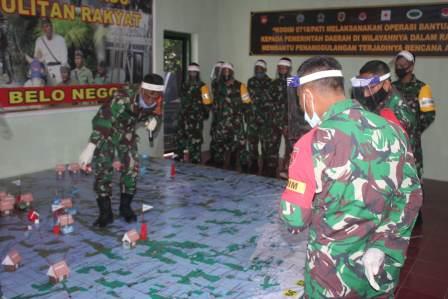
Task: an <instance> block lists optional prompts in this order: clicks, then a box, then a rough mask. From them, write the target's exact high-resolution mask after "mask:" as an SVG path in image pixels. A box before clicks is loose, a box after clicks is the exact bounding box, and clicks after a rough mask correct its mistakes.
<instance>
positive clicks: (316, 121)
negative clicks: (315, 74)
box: [303, 94, 321, 128]
mask: <svg viewBox="0 0 448 299" xmlns="http://www.w3.org/2000/svg"><path fill="white" fill-rule="evenodd" d="M311 108H312V109H313V116H312V117H311V118H310V117H309V116H308V113H306V100H305V94H304V95H303V111H304V116H305V121H306V122H307V123H308V124H309V125H310V126H311V128H314V127H317V126H318V125H319V124H320V122H321V120H320V117H319V115H317V113H316V111H315V110H314V99H311Z"/></svg>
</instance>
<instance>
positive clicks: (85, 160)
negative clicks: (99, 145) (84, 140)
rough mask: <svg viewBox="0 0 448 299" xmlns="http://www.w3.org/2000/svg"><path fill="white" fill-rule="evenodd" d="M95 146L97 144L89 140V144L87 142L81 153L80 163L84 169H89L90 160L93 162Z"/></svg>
mask: <svg viewBox="0 0 448 299" xmlns="http://www.w3.org/2000/svg"><path fill="white" fill-rule="evenodd" d="M95 148H96V145H95V144H93V143H91V142H89V144H87V146H86V148H85V149H84V150H83V151H82V153H81V155H80V156H79V165H80V166H81V169H82V170H84V171H87V166H88V165H90V162H92V158H93V153H94V152H95Z"/></svg>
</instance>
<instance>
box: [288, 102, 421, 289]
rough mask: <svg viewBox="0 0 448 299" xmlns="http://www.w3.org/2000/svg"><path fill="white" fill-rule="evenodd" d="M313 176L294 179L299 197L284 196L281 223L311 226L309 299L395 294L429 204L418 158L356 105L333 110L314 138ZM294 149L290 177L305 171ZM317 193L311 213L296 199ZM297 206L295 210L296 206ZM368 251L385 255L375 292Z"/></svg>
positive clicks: (395, 131)
mask: <svg viewBox="0 0 448 299" xmlns="http://www.w3.org/2000/svg"><path fill="white" fill-rule="evenodd" d="M311 132H312V133H313V134H314V135H313V136H312V139H311V143H310V146H311V150H310V153H311V155H312V161H313V162H312V164H311V165H312V167H311V168H312V170H311V173H308V174H306V175H304V176H303V178H306V177H307V176H308V178H309V179H307V180H302V179H301V178H299V177H294V176H292V177H291V175H290V178H289V181H288V187H287V189H286V190H288V189H289V191H291V193H292V194H295V195H294V196H293V197H287V196H285V193H286V190H285V193H284V195H283V196H282V201H281V206H282V215H281V216H282V218H283V219H284V221H286V223H287V224H288V225H289V226H290V227H292V228H293V229H295V230H296V231H300V230H302V229H303V228H304V227H306V226H308V225H309V227H310V228H309V239H308V247H307V262H306V268H305V293H306V295H307V298H330V297H332V298H342V297H344V298H346V297H347V298H348V297H349V298H374V297H377V296H379V295H383V294H389V293H390V292H391V291H392V290H393V289H394V287H395V286H396V284H397V283H398V277H399V272H400V268H401V267H402V266H403V264H404V260H405V257H406V250H407V247H408V244H409V238H410V235H411V231H412V228H413V225H414V222H415V219H416V216H417V213H418V211H419V209H420V206H421V204H422V190H421V186H420V180H419V178H418V175H417V171H416V169H415V165H414V157H413V155H412V151H411V148H410V146H409V143H408V141H407V138H406V136H405V134H404V132H403V130H402V129H401V128H399V127H398V126H397V125H395V124H391V123H390V122H388V121H386V120H385V119H384V118H382V117H380V116H378V115H376V114H373V113H370V112H368V111H366V110H364V109H363V108H362V107H361V105H360V104H359V103H358V102H356V101H354V100H345V101H342V102H338V103H336V104H334V105H333V106H332V107H331V108H330V110H329V111H328V112H326V113H325V114H324V116H323V117H322V122H321V124H320V125H319V126H318V127H317V129H315V130H314V131H311ZM305 136H306V135H305ZM302 152H305V151H301V150H299V149H296V148H295V149H294V153H293V156H292V158H291V164H290V168H289V172H290V174H291V173H293V172H294V171H293V170H294V169H295V168H297V167H298V168H300V167H301V161H303V160H304V159H303V157H301V154H302ZM309 186H310V187H311V188H312V187H315V188H316V189H315V190H316V192H315V194H314V195H312V196H313V197H314V198H311V200H312V201H311V205H310V206H309V208H306V206H305V207H301V206H299V205H298V204H297V203H299V204H300V202H297V201H295V200H294V198H295V197H297V198H299V199H300V198H301V196H303V195H304V194H305V192H306V190H307V188H308V187H309ZM291 202H295V203H296V204H292V203H291ZM369 248H377V249H379V250H381V251H383V252H384V253H385V255H386V258H385V261H384V265H383V266H382V268H381V269H380V271H379V274H378V275H377V276H376V277H375V279H376V281H377V282H378V284H379V285H380V288H381V289H380V291H375V290H374V289H373V288H372V287H370V285H369V283H368V280H367V278H366V277H365V274H364V266H363V264H362V261H361V259H362V257H363V255H364V253H365V252H366V251H367V249H369Z"/></svg>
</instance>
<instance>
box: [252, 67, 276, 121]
mask: <svg viewBox="0 0 448 299" xmlns="http://www.w3.org/2000/svg"><path fill="white" fill-rule="evenodd" d="M271 83H272V80H271V78H269V77H268V76H265V77H264V78H263V79H258V78H256V77H252V78H250V79H249V80H248V81H247V88H248V90H249V94H250V98H251V100H252V114H251V116H252V118H251V119H250V120H249V123H250V124H251V125H252V124H253V125H254V126H255V127H257V128H259V127H260V126H262V125H263V124H264V123H266V121H267V119H269V116H268V115H266V114H267V113H266V112H267V111H268V110H269V108H268V107H269V103H272V100H271V96H270V94H269V88H270V86H271Z"/></svg>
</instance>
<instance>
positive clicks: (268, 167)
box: [262, 57, 292, 177]
mask: <svg viewBox="0 0 448 299" xmlns="http://www.w3.org/2000/svg"><path fill="white" fill-rule="evenodd" d="M291 68H292V63H291V59H289V58H287V57H283V58H281V59H280V60H279V61H278V63H277V78H276V79H275V80H273V81H272V84H271V87H270V90H269V93H270V95H271V98H272V103H269V104H268V103H267V105H266V106H265V109H264V112H265V113H266V114H268V115H269V117H270V118H268V119H269V120H270V122H271V123H270V124H269V125H270V127H269V129H268V130H266V131H264V132H263V133H264V134H265V138H266V142H265V143H264V146H265V148H264V149H263V150H262V152H263V153H264V157H263V175H264V176H269V177H276V176H277V168H278V155H279V149H280V143H281V138H282V136H284V137H285V140H289V139H288V138H287V135H288V90H287V83H286V79H287V78H288V77H289V76H290V75H291ZM269 109H272V110H271V111H268V110H269ZM286 152H289V142H286V149H285V153H286ZM288 155H289V153H288ZM286 158H287V156H286V155H285V159H286ZM285 161H286V160H285Z"/></svg>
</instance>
